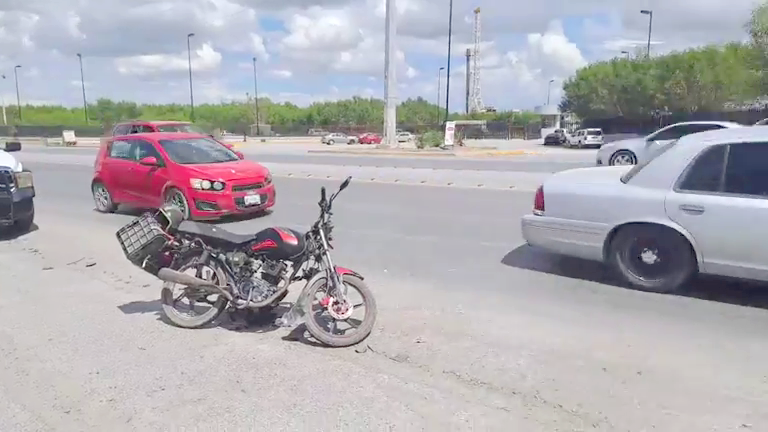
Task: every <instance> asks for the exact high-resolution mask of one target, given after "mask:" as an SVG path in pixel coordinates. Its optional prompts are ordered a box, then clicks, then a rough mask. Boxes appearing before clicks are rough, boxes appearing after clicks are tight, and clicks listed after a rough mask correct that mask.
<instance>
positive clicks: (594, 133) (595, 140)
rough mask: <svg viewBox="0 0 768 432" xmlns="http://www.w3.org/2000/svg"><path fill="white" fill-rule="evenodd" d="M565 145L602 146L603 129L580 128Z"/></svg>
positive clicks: (580, 146) (579, 146) (581, 146)
mask: <svg viewBox="0 0 768 432" xmlns="http://www.w3.org/2000/svg"><path fill="white" fill-rule="evenodd" d="M563 145H564V147H573V146H574V145H575V146H576V147H578V148H587V147H597V148H600V147H601V146H602V145H603V130H602V129H599V128H590V129H579V130H577V131H576V134H575V135H574V136H573V137H571V138H569V139H567V140H566V141H565V143H564V144H563Z"/></svg>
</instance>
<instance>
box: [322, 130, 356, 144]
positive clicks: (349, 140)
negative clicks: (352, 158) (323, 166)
mask: <svg viewBox="0 0 768 432" xmlns="http://www.w3.org/2000/svg"><path fill="white" fill-rule="evenodd" d="M320 142H322V143H323V144H326V145H334V144H336V143H339V144H357V137H355V136H349V135H346V134H343V133H340V132H334V133H331V134H328V135H325V136H324V137H323V138H322V139H321V140H320Z"/></svg>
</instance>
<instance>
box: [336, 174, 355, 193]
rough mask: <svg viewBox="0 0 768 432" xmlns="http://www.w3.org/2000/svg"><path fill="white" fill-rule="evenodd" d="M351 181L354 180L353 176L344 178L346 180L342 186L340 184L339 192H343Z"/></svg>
mask: <svg viewBox="0 0 768 432" xmlns="http://www.w3.org/2000/svg"><path fill="white" fill-rule="evenodd" d="M351 181H352V176H349V177H347V179H346V180H344V182H342V183H341V186H339V192H341V191H343V190H344V189H346V188H347V186H349V182H351Z"/></svg>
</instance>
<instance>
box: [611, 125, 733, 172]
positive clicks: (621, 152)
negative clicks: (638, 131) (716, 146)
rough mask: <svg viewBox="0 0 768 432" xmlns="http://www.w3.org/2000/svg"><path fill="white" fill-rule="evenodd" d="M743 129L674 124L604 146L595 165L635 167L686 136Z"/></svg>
mask: <svg viewBox="0 0 768 432" xmlns="http://www.w3.org/2000/svg"><path fill="white" fill-rule="evenodd" d="M739 127H744V125H741V124H739V123H734V122H727V121H692V122H683V123H675V124H673V125H669V126H667V127H664V128H661V129H659V130H657V131H656V132H654V133H652V134H650V135H648V136H645V137H639V138H630V139H625V140H620V141H614V142H612V143H610V144H606V145H604V146H602V147H601V148H600V150H598V152H597V161H596V163H597V165H598V166H600V165H610V166H613V165H637V164H638V163H643V162H645V161H646V160H648V156H649V155H650V154H652V153H653V152H654V151H655V150H658V149H659V148H660V147H663V146H665V145H667V144H669V143H671V142H673V141H676V140H678V139H680V138H682V137H684V136H686V135H691V134H695V133H699V132H706V131H711V130H717V129H730V128H739Z"/></svg>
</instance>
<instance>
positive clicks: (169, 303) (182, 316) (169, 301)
mask: <svg viewBox="0 0 768 432" xmlns="http://www.w3.org/2000/svg"><path fill="white" fill-rule="evenodd" d="M205 268H207V269H209V270H212V271H210V272H207V273H208V275H209V277H203V279H206V280H211V281H212V282H214V283H216V284H217V285H220V284H222V283H223V282H224V281H226V274H225V273H224V272H223V271H222V270H221V269H220V268H219V266H218V265H216V264H215V263H208V264H200V263H198V257H197V256H193V257H189V258H186V259H184V261H182V264H181V266H179V268H178V269H176V270H177V271H180V272H182V273H184V272H185V271H189V270H192V269H194V270H195V273H196V276H197V277H200V275H197V273H199V270H202V269H205ZM168 285H170V286H171V287H173V286H175V285H177V284H174V283H165V284H164V285H163V289H162V291H161V292H160V299H161V301H162V304H163V313H164V314H165V316H166V318H168V320H169V321H170V322H171V323H173V324H174V325H175V326H177V327H181V328H187V329H194V328H200V327H203V326H205V325H207V324H210V323H211V322H213V321H214V320H215V319H216V318H218V317H219V315H221V313H222V312H224V309H226V307H227V303H228V300H227V298H226V297H224V296H223V295H215V294H213V295H208V296H206V297H205V299H206V300H207V299H209V298H211V297H214V296H215V298H216V299H215V300H214V301H213V302H211V303H209V302H207V301H206V302H202V304H208V305H210V306H211V307H210V309H208V310H207V311H205V312H203V313H201V314H199V315H197V314H194V315H193V314H191V313H189V312H191V310H192V309H194V308H195V305H196V304H198V300H200V298H199V297H198V298H194V297H193V298H189V294H192V295H194V293H193V292H192V291H190V290H189V289H184V291H183V292H182V295H180V296H178V297H177V296H174V292H173V290H172V289H171V288H169V286H168ZM183 298H187V300H188V302H190V305H191V306H190V305H185V306H182V308H186V311H182V310H179V302H180V300H182V299H183Z"/></svg>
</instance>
